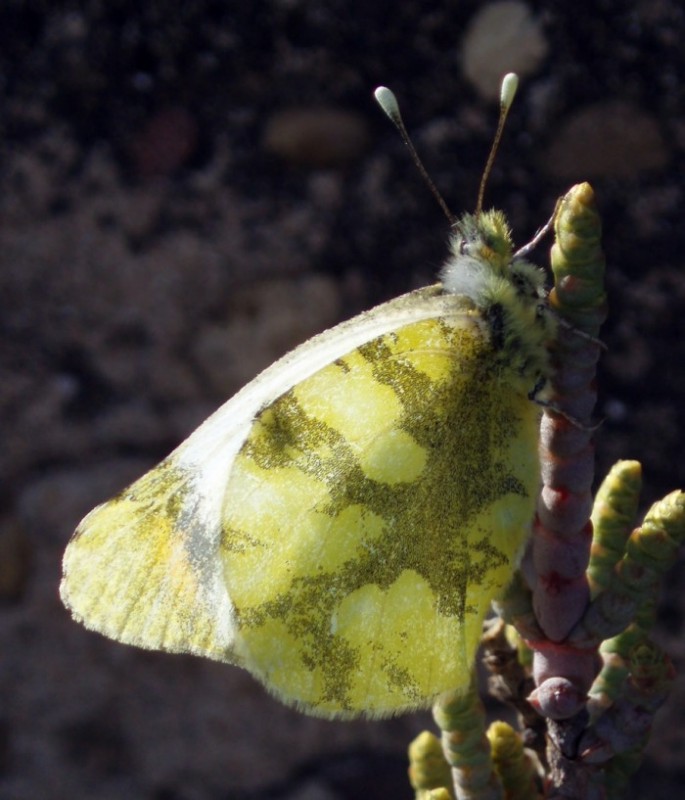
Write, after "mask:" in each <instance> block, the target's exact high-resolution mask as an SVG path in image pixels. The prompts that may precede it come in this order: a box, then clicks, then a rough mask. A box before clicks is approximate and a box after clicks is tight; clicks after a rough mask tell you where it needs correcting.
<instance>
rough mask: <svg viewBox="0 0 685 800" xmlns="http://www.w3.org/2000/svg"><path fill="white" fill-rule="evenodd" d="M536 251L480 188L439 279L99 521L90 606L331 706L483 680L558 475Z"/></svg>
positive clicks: (91, 541) (67, 598) (164, 643)
mask: <svg viewBox="0 0 685 800" xmlns="http://www.w3.org/2000/svg"><path fill="white" fill-rule="evenodd" d="M505 80H506V79H505ZM514 88H515V87H514ZM384 91H386V92H387V91H388V90H384ZM512 97H513V95H512ZM385 100H386V101H387V100H388V96H385ZM509 103H510V101H509ZM504 105H505V104H504V102H503V108H504ZM500 129H501V124H500ZM527 252H528V250H527V248H522V250H520V251H518V252H515V251H514V248H513V243H512V238H511V233H510V231H509V228H508V225H507V222H506V219H505V217H504V215H503V214H502V213H500V212H499V211H482V210H480V199H479V210H478V211H477V212H476V213H475V214H465V215H464V216H462V217H461V218H460V219H458V220H456V221H455V222H454V224H453V229H452V233H451V240H450V255H449V258H448V260H447V263H446V264H445V266H444V268H443V270H442V273H441V280H440V282H439V283H437V284H435V285H433V286H428V287H426V288H422V289H418V290H416V291H413V292H410V293H408V294H405V295H402V296H400V297H398V298H396V299H394V300H391V301H389V302H386V303H383V304H382V305H379V306H377V307H376V308H374V309H372V310H370V311H367V312H364V313H362V314H360V315H358V316H356V317H354V318H352V319H350V320H349V321H347V322H343V323H342V324H340V325H337V326H336V327H333V328H331V329H330V330H328V331H325V332H324V333H322V334H320V335H318V336H315V337H314V338H312V339H310V340H309V341H308V342H305V343H304V344H302V345H300V346H299V347H297V348H296V349H295V350H293V351H292V352H291V353H289V354H287V355H286V356H284V357H283V358H281V359H280V360H279V361H277V362H276V363H275V364H273V365H272V366H270V367H269V368H267V369H266V370H265V371H264V372H262V373H261V374H260V375H259V376H258V377H256V378H255V379H254V380H253V381H252V382H251V383H249V384H248V385H247V386H246V387H245V388H243V389H242V390H241V391H240V392H238V394H236V395H235V396H234V397H233V398H232V399H230V400H229V401H228V402H226V403H225V404H224V405H223V406H222V407H221V408H220V409H219V410H218V411H216V412H215V413H214V414H213V415H212V416H210V417H209V419H207V420H206V421H205V422H204V423H203V424H202V425H201V426H200V427H199V428H198V429H197V430H196V431H195V432H194V433H193V434H191V436H190V437H189V438H188V439H187V440H186V441H185V442H183V443H182V444H181V445H180V446H179V447H178V448H177V449H176V450H175V451H174V452H173V453H171V455H169V456H168V457H167V458H166V459H165V460H164V461H163V462H162V463H161V464H159V465H158V466H157V467H155V468H154V469H152V470H151V471H150V472H148V473H147V474H146V475H144V476H143V477H142V478H140V479H139V480H137V481H136V482H135V483H133V484H132V485H131V486H130V487H128V488H127V489H125V490H124V491H123V492H121V493H120V494H119V495H118V496H117V497H115V498H113V499H112V500H110V501H108V502H106V503H104V504H103V505H100V506H98V507H97V508H95V509H94V510H93V511H91V512H90V514H88V515H87V516H86V517H85V519H84V520H83V521H82V522H81V524H80V525H79V526H78V528H77V530H76V532H75V533H74V535H73V537H72V539H71V541H70V543H69V545H68V547H67V549H66V552H65V555H64V574H63V579H62V583H61V587H60V591H61V597H62V600H63V602H64V604H65V605H66V606H67V608H69V609H70V610H71V613H72V615H73V617H74V618H75V619H76V620H78V621H79V622H82V623H83V624H84V625H85V626H86V627H87V628H90V629H92V630H95V631H99V632H100V633H102V634H104V635H105V636H108V637H111V638H112V639H116V640H118V641H120V642H124V643H126V644H131V645H137V646H139V647H144V648H150V649H156V650H164V651H170V652H180V653H193V654H196V655H200V656H206V657H208V658H211V659H216V660H218V661H223V662H227V663H229V664H235V665H238V666H240V667H243V668H245V669H247V670H249V672H250V673H252V675H253V676H254V677H256V678H257V679H258V680H259V681H261V682H262V683H263V684H264V685H265V686H266V687H267V689H268V690H269V691H270V692H272V693H273V694H274V695H275V696H276V697H277V698H279V699H280V700H282V701H283V702H285V703H288V704H290V705H294V706H296V707H297V708H299V709H300V710H302V711H304V712H307V713H310V714H314V715H318V716H323V717H337V718H348V717H354V716H359V715H365V716H369V717H383V716H388V715H393V714H398V713H402V712H406V711H412V710H415V709H418V708H423V707H426V706H427V705H429V704H430V703H431V702H432V701H433V700H434V699H435V697H436V696H437V695H438V694H440V693H441V692H443V691H446V690H450V689H455V688H456V689H459V688H460V687H464V688H465V687H466V686H467V685H468V683H469V681H470V676H471V671H472V667H473V662H474V657H475V651H476V649H477V646H478V642H479V639H480V635H481V625H482V621H483V618H484V616H485V614H486V613H487V611H488V608H489V605H490V602H491V601H492V600H493V599H494V598H496V597H498V596H499V595H501V594H502V592H503V590H504V589H505V588H506V586H507V584H508V583H509V581H510V579H511V576H512V574H513V571H514V570H515V568H516V566H517V563H518V560H519V558H520V555H521V551H522V549H523V547H524V545H525V542H526V540H527V537H528V533H529V529H530V525H531V521H532V518H533V514H534V508H535V502H536V496H537V492H538V486H539V461H538V455H537V440H538V425H539V416H540V404H539V403H538V402H536V400H539V401H542V400H544V396H545V391H546V386H547V383H548V378H549V374H550V364H549V358H548V352H547V344H548V343H549V341H550V339H551V338H552V337H553V335H554V319H553V316H552V315H550V314H548V313H545V303H546V289H545V276H544V273H543V271H542V270H540V269H539V268H538V267H536V266H534V265H533V264H531V263H530V262H529V261H528V260H527V258H526V255H527Z"/></svg>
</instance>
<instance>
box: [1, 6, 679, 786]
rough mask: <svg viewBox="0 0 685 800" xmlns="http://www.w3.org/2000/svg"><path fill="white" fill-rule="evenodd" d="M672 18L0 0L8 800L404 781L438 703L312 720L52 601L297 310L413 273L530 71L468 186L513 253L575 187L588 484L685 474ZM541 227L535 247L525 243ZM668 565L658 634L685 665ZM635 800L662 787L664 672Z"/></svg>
mask: <svg viewBox="0 0 685 800" xmlns="http://www.w3.org/2000/svg"><path fill="white" fill-rule="evenodd" d="M683 40H685V11H684V9H683V7H682V4H680V3H678V2H676V0H671V1H670V2H669V0H638V1H637V2H620V1H619V0H604V2H596V3H592V4H589V3H588V4H575V3H574V4H570V3H563V2H544V3H543V2H540V3H533V4H530V5H524V4H522V3H518V2H516V3H511V2H510V3H497V4H495V5H494V6H493V5H492V4H489V5H488V4H485V3H477V2H461V3H448V2H444V3H433V4H427V3H418V2H414V3H412V2H403V3H386V2H382V1H381V2H359V0H330V2H322V3H312V2H306V1H303V0H280V1H279V0H250V2H246V3H237V2H230V0H229V1H228V2H227V1H226V0H194V1H193V2H192V3H172V2H159V1H158V0H148V2H146V3H133V2H131V1H130V0H109V2H104V0H82V2H75V1H72V2H64V1H62V2H50V3H46V2H39V0H35V2H31V0H4V2H3V3H2V4H1V5H0V93H1V96H2V111H1V112H0V136H1V148H2V150H1V156H2V157H1V164H0V328H1V330H2V339H1V340H0V375H1V380H0V413H1V419H2V433H1V439H0V442H1V444H0V504H1V505H0V643H1V644H0V653H1V655H0V796H2V797H3V798H6V799H7V800H34V799H36V798H65V800H66V799H67V798H69V800H82V799H83V800H85V798H98V800H121V799H122V798H146V799H147V798H149V799H150V800H152V799H153V798H154V800H209V799H210V798H211V799H214V798H217V799H218V798H233V799H234V800H248V798H252V799H253V800H256V799H257V798H260V799H261V798H283V799H285V798H287V799H288V800H294V799H295V798H297V800H305V799H306V800H347V799H348V798H349V799H350V800H351V799H352V798H359V797H362V796H365V797H379V798H380V797H395V798H410V797H411V792H410V789H409V787H408V784H407V783H406V778H405V770H406V767H405V755H404V754H405V748H406V745H407V743H408V742H409V740H410V738H411V737H412V736H413V735H415V733H416V732H418V731H419V730H421V729H422V728H424V727H426V726H429V725H430V719H429V716H428V715H427V714H421V715H414V716H408V717H403V718H400V719H396V720H391V721H387V722H373V723H365V722H358V723H333V722H322V721H319V720H314V719H309V718H307V717H303V716H301V715H299V714H297V713H295V712H293V711H291V710H289V709H286V708H283V707H282V706H281V705H279V704H278V703H276V702H275V701H273V700H271V699H270V698H269V697H268V696H267V695H266V694H265V692H264V691H263V690H262V689H261V688H260V687H258V686H257V685H256V684H255V682H254V681H253V680H252V679H251V678H250V677H249V676H247V674H245V673H243V672H242V671H240V670H238V669H234V668H231V667H225V666H221V665H216V664H212V663H209V662H203V661H202V660H199V659H194V658H192V657H180V656H169V655H164V654H158V653H148V652H141V651H136V650H133V649H131V648H127V647H124V646H121V645H117V644H115V643H111V642H108V641H105V640H104V639H102V638H101V637H99V636H97V635H95V634H90V633H87V632H86V631H85V630H83V629H81V628H80V627H79V626H77V625H75V624H74V623H73V622H72V621H71V620H70V618H69V615H68V614H67V612H66V611H65V610H64V609H63V608H62V607H61V605H60V602H59V599H58V596H57V585H58V582H59V576H60V558H61V553H62V551H63V549H64V546H65V544H66V542H67V540H68V538H69V536H70V534H71V531H72V530H73V528H74V526H75V525H76V523H77V522H78V520H79V519H80V518H81V517H82V516H83V514H84V513H85V512H86V511H88V510H89V509H90V508H91V507H92V506H93V505H94V504H96V503H98V502H100V501H102V500H104V499H105V498H106V497H108V496H109V495H111V494H112V493H114V492H116V491H117V490H118V489H120V488H122V487H123V486H124V485H125V484H126V483H127V482H129V481H130V480H132V479H133V478H135V477H137V476H138V475H139V474H140V473H141V472H142V471H143V470H145V469H146V468H148V467H150V466H152V465H153V464H154V463H155V462H156V461H158V460H159V459H160V458H162V457H163V456H164V455H166V453H167V452H168V451H169V450H171V449H172V448H173V447H174V446H175V445H176V444H177V443H178V442H179V441H181V439H183V438H184V437H185V436H186V435H187V434H188V433H189V432H190V431H191V430H192V429H193V428H194V427H195V425H196V424H198V423H199V422H200V421H201V420H202V419H203V418H204V417H205V416H206V415H207V414H208V413H209V412H210V411H211V410H213V409H214V408H215V407H217V406H218V405H219V404H220V403H221V402H223V400H224V399H226V398H227V397H228V396H229V395H230V394H231V393H232V392H234V391H235V390H236V389H237V388H239V387H240V385H241V384H243V383H244V382H245V381H246V380H248V379H249V378H250V377H252V376H253V375H254V374H255V373H256V372H257V371H259V370H260V369H261V368H262V367H264V366H266V365H267V364H268V363H270V362H271V361H272V360H274V359H275V358H276V357H277V356H279V355H280V354H282V353H283V352H284V351H286V350H288V349H290V348H291V347H292V346H294V345H295V344H297V343H298V342H300V341H302V340H303V339H305V338H307V337H308V336H310V335H311V334H313V333H315V332H317V331H318V330H320V329H322V328H324V327H326V326H329V325H331V324H333V323H335V322H337V321H339V320H341V319H343V318H345V317H347V316H349V315H351V314H353V313H355V312H357V311H359V310H361V309H362V308H366V307H369V306H371V305H372V304H374V303H376V302H378V301H380V300H383V299H387V298H389V297H391V296H393V295H396V294H397V293H399V292H401V291H404V290H407V289H409V288H413V287H415V286H418V285H422V284H426V283H428V282H431V281H432V280H434V277H435V275H436V272H437V270H438V269H439V266H440V263H441V260H442V259H443V257H444V255H445V252H446V237H447V224H446V221H445V219H444V218H443V217H442V216H441V213H440V210H439V208H438V207H437V206H436V204H435V203H434V201H433V200H432V199H431V197H430V195H429V194H428V193H427V191H426V188H425V186H424V185H423V184H422V182H421V180H420V178H419V177H418V176H417V173H416V170H415V168H414V167H413V166H412V164H411V163H410V161H409V159H408V157H407V155H406V152H405V151H404V149H403V146H402V144H401V142H400V141H399V138H398V137H397V135H396V133H395V132H394V130H393V129H392V126H391V125H390V124H389V123H388V121H387V120H386V119H385V118H384V117H383V115H382V114H381V112H380V111H379V110H378V109H377V108H376V107H375V105H374V103H373V101H372V99H371V91H372V89H373V88H374V87H375V86H376V85H378V84H379V83H387V84H388V85H390V86H391V87H392V88H393V89H394V90H395V92H396V93H397V95H398V96H399V98H400V100H401V103H402V106H403V112H404V116H405V120H406V121H407V124H408V127H409V128H410V130H411V132H412V135H413V137H414V140H415V144H416V146H417V148H418V149H419V151H420V152H421V153H422V154H423V156H424V160H425V162H426V166H427V168H428V170H429V172H430V174H431V175H432V176H433V178H434V179H435V181H436V183H437V185H438V186H439V188H440V190H441V191H442V193H443V194H444V196H445V198H446V200H447V202H448V204H449V205H450V207H451V208H452V209H453V210H454V211H455V212H457V213H458V212H461V211H462V210H464V209H467V210H472V209H473V207H474V205H475V197H476V192H477V187H478V182H479V178H480V174H481V170H482V165H483V163H484V161H485V158H486V155H487V150H488V147H489V143H490V140H491V136H492V132H493V130H494V126H495V121H496V115H497V104H496V101H493V87H496V85H497V83H498V80H499V77H500V76H501V74H502V73H504V72H505V71H508V70H511V69H514V70H518V71H519V72H520V73H521V74H522V86H521V90H520V95H519V97H518V99H517V102H516V104H515V107H514V109H513V111H512V113H511V118H510V121H509V124H508V129H507V132H506V134H505V137H504V141H503V143H502V146H501V149H500V153H499V157H498V161H497V165H496V167H495V170H494V173H493V175H492V178H491V180H490V184H489V187H488V191H487V196H486V204H487V205H496V206H498V207H501V208H502V209H504V210H505V211H506V213H507V214H508V216H509V218H510V220H511V222H512V226H513V228H514V231H515V236H516V240H517V242H518V243H519V244H522V243H524V242H525V241H527V240H528V239H529V238H530V237H531V236H532V235H533V233H534V232H535V230H536V229H537V228H538V227H539V226H540V225H541V224H542V223H543V222H545V221H546V220H547V218H548V217H549V215H550V214H551V211H552V209H553V207H554V201H555V198H556V197H557V196H558V195H559V194H561V193H562V192H563V191H564V190H565V189H567V188H568V187H569V186H570V185H571V184H572V183H574V182H577V181H580V180H589V181H591V182H592V184H593V186H594V188H595V190H596V192H597V196H598V199H599V204H600V208H601V212H602V215H603V219H604V222H605V247H606V251H607V255H608V271H607V281H608V289H609V296H610V311H611V316H610V319H609V321H608V322H607V324H606V326H605V328H604V330H603V338H604V340H605V342H606V343H607V345H608V348H609V349H608V352H607V354H606V356H605V357H604V359H603V362H602V367H601V375H600V402H599V409H598V413H599V415H600V416H601V417H602V418H604V420H605V421H604V424H603V426H602V428H601V430H600V431H599V434H598V459H599V474H603V473H604V472H605V471H606V468H607V466H608V465H609V464H611V463H612V462H613V461H614V460H615V459H617V458H637V459H639V460H641V461H642V463H643V466H644V471H645V491H644V501H645V505H647V504H648V503H650V502H652V501H653V500H655V499H657V498H659V497H661V496H663V495H664V494H665V493H666V492H668V491H670V490H672V489H674V488H677V487H679V486H680V487H683V485H684V484H685V467H684V465H683V458H682V453H683V449H684V448H683V445H684V441H685V366H684V365H685V271H684V269H683V255H682V254H683V250H684V247H685V226H684V225H683V224H682V204H683V192H684V190H685V185H684V183H683V166H684V161H685V152H684V151H685V105H684V102H683V101H684V95H685V88H684V84H683V79H684V77H685V51H683V47H682V42H683ZM546 248H547V245H545V246H544V247H543V248H541V250H540V252H539V253H538V260H540V261H541V262H544V261H545V259H546V257H547V256H546ZM684 585H685V566H682V565H681V566H679V567H677V568H675V569H674V570H673V572H672V573H671V575H670V579H669V583H668V587H667V589H666V592H665V593H664V597H663V599H662V603H661V617H660V618H661V622H660V625H659V628H658V630H657V631H656V636H657V638H658V640H659V641H660V642H661V643H662V644H663V645H664V646H665V647H666V648H667V649H668V651H669V652H670V653H671V654H672V656H673V658H674V660H675V662H676V664H677V665H679V666H680V669H681V673H682V674H684V675H685V664H684V663H683V662H685V640H684V639H683V636H682V628H683V611H684V608H683V606H684V604H685V597H684V595H683V591H682V587H683V586H684ZM683 681H684V679H683V678H681V679H680V680H679V682H678V683H677V684H676V687H675V689H674V692H673V695H672V697H671V700H670V702H669V704H668V706H667V707H666V708H664V709H663V710H662V712H661V713H660V715H659V717H658V718H657V722H656V726H655V730H654V734H653V738H652V742H651V744H650V747H649V752H648V757H647V760H646V762H645V764H644V766H643V768H642V770H641V772H640V773H639V774H638V776H637V777H636V779H635V780H634V781H633V783H632V794H631V797H636V798H637V797H642V796H646V795H648V796H649V797H650V798H667V797H669V798H672V797H675V796H678V795H679V793H680V792H681V787H682V782H683V778H685V774H684V773H685V766H684V764H685V746H684V745H685V732H684V730H683V725H682V719H683V712H684V711H685V709H684V708H683V707H684V706H685V683H684V682H683Z"/></svg>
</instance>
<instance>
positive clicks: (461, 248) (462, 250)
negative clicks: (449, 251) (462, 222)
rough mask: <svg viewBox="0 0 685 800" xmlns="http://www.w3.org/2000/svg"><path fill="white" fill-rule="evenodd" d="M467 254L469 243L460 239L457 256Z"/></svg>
mask: <svg viewBox="0 0 685 800" xmlns="http://www.w3.org/2000/svg"><path fill="white" fill-rule="evenodd" d="M468 252H469V243H468V242H467V241H466V239H461V240H460V241H459V255H460V256H465V255H466V254H467V253H468Z"/></svg>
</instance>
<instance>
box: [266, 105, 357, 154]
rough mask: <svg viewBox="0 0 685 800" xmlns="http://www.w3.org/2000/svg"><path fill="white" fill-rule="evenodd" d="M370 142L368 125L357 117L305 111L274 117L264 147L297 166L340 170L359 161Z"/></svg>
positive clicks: (335, 111)
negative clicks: (336, 168) (341, 167)
mask: <svg viewBox="0 0 685 800" xmlns="http://www.w3.org/2000/svg"><path fill="white" fill-rule="evenodd" d="M368 141H369V134H368V130H367V127H366V123H365V122H364V120H363V119H362V118H361V117H360V116H359V115H358V114H354V113H353V112H351V111H344V110H342V109H338V108H302V109H287V110H284V111H278V112H276V113H275V114H273V116H272V117H271V118H270V119H269V120H268V122H267V123H266V127H265V129H264V134H263V137H262V146H263V147H264V149H265V150H266V151H267V152H269V153H272V154H273V155H276V156H278V157H279V158H282V159H283V160H284V161H289V162H291V163H292V164H295V165H298V166H304V167H339V166H344V165H345V164H349V163H351V162H353V161H356V160H357V159H358V158H359V157H360V156H361V155H362V153H363V152H364V150H365V149H366V146H367V144H368Z"/></svg>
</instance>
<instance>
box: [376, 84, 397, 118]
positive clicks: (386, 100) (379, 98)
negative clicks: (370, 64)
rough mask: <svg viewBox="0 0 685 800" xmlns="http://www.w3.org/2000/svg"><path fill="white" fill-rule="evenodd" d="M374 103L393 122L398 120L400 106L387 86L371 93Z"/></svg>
mask: <svg viewBox="0 0 685 800" xmlns="http://www.w3.org/2000/svg"><path fill="white" fill-rule="evenodd" d="M373 96H374V97H375V98H376V102H377V103H378V105H379V106H380V107H381V108H382V109H383V111H384V112H385V113H386V114H387V116H388V117H390V119H391V120H392V121H393V122H394V121H395V120H398V119H400V106H399V103H398V102H397V98H396V97H395V95H394V93H393V92H391V91H390V89H388V87H387V86H379V87H378V88H377V89H376V90H375V91H374V93H373Z"/></svg>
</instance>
